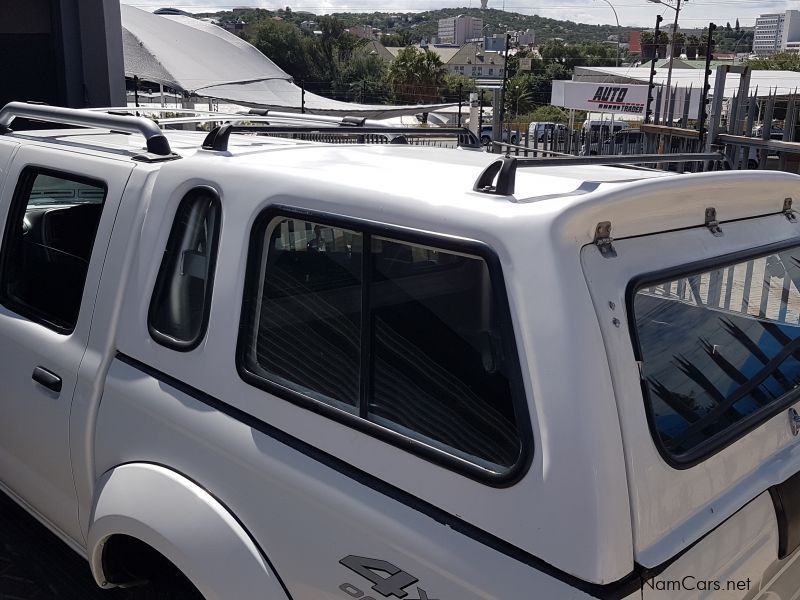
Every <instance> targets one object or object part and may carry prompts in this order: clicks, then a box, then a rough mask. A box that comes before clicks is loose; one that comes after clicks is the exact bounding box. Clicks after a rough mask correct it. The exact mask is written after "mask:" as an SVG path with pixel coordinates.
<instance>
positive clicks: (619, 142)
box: [601, 129, 644, 155]
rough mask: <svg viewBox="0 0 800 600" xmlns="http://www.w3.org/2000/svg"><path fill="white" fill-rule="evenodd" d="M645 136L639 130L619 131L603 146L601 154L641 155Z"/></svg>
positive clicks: (607, 139)
mask: <svg viewBox="0 0 800 600" xmlns="http://www.w3.org/2000/svg"><path fill="white" fill-rule="evenodd" d="M643 145H644V135H643V134H642V131H641V130H639V129H623V130H621V131H617V132H616V133H614V134H613V135H611V136H610V137H608V138H606V140H605V141H604V142H603V144H602V152H601V154H623V155H624V154H641V153H642V151H643Z"/></svg>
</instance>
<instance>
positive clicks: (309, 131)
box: [203, 123, 480, 152]
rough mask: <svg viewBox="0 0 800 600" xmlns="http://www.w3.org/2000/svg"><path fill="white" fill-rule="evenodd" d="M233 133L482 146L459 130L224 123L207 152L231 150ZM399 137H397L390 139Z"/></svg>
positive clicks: (209, 138) (209, 139)
mask: <svg viewBox="0 0 800 600" xmlns="http://www.w3.org/2000/svg"><path fill="white" fill-rule="evenodd" d="M231 133H255V134H259V133H260V134H266V135H278V136H280V135H288V136H294V137H299V138H300V139H303V138H305V139H309V137H311V138H312V139H310V140H309V141H319V140H314V139H313V137H315V136H324V137H340V136H341V137H345V136H369V135H374V136H382V137H383V138H384V139H386V141H387V142H389V143H395V144H396V143H401V142H399V141H397V140H399V139H401V138H400V137H399V136H406V137H405V140H404V143H407V141H408V137H436V136H457V137H458V144H459V145H460V146H465V147H469V148H479V147H480V142H479V140H478V138H477V137H476V136H475V134H474V133H472V132H471V131H469V130H468V129H464V128H460V127H430V128H424V127H366V126H360V125H359V126H355V127H348V126H338V127H335V126H334V127H308V126H287V125H274V126H273V125H269V126H259V125H255V126H247V125H245V126H239V125H232V124H230V123H225V124H224V125H221V126H219V127H215V128H214V129H213V130H211V132H210V133H209V134H208V135H207V136H206V139H205V140H204V141H203V149H204V150H215V151H217V152H225V151H226V150H227V149H228V141H229V138H230V135H231ZM390 136H398V137H390Z"/></svg>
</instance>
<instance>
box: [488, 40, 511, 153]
mask: <svg viewBox="0 0 800 600" xmlns="http://www.w3.org/2000/svg"><path fill="white" fill-rule="evenodd" d="M510 43H511V34H510V33H509V32H506V52H505V58H504V59H503V87H502V88H500V107H499V108H500V121H499V122H500V127H499V129H500V131H494V130H492V137H493V138H495V139H496V141H499V142H502V141H503V131H502V129H503V119H504V118H505V116H506V84H508V46H509V44H510ZM495 110H497V108H495ZM509 139H510V138H509Z"/></svg>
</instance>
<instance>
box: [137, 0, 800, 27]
mask: <svg viewBox="0 0 800 600" xmlns="http://www.w3.org/2000/svg"><path fill="white" fill-rule="evenodd" d="M284 1H285V3H286V4H288V5H289V6H290V7H291V8H292V9H293V10H307V11H309V12H314V13H318V14H321V13H331V12H339V11H353V12H356V11H365V12H372V11H381V12H394V11H397V12H411V11H420V10H429V9H432V8H446V7H456V6H473V7H478V6H480V0H399V1H398V0H395V1H394V2H388V1H387V0H284ZM610 1H611V4H613V5H614V7H615V8H616V9H617V14H618V15H619V20H620V23H621V24H622V25H626V26H652V25H653V24H654V22H655V18H656V15H657V14H663V15H664V19H665V20H672V18H673V15H674V12H673V11H672V10H671V9H669V8H667V7H665V6H663V5H659V4H653V3H651V2H648V1H646V0H610ZM664 1H665V2H670V1H671V2H672V4H674V3H675V0H664ZM122 2H123V3H125V4H131V5H133V6H138V7H141V8H147V9H151V10H152V9H154V8H160V7H163V6H172V7H175V8H181V9H183V10H186V11H189V12H199V11H209V10H226V9H231V8H233V7H237V6H252V7H262V8H278V7H281V6H284V5H285V4H281V2H280V1H270V0H238V1H235V0H234V1H231V0H216V2H215V1H214V0H176V2H177V3H176V4H169V3H167V2H168V0H122ZM225 2H230V3H229V4H225ZM682 5H683V7H682V9H681V20H680V23H681V26H682V27H684V28H693V27H703V26H705V25H706V24H708V22H709V21H711V20H713V21H714V22H715V23H717V25H725V23H726V22H727V21H728V20H730V22H731V25H733V24H734V23H735V21H736V18H737V17H738V18H739V21H740V23H741V24H742V25H753V22H754V20H755V17H757V16H758V15H760V14H763V13H769V12H783V11H785V10H788V9H796V10H800V0H727V1H726V0H688V1H686V2H685V3H684V2H682ZM489 7H490V8H496V9H503V8H505V9H506V10H509V11H515V12H520V13H525V14H538V15H540V16H543V17H551V18H554V19H569V20H571V21H578V22H580V23H615V21H614V15H613V13H612V11H611V8H609V6H608V4H606V3H605V2H603V1H602V0H489Z"/></svg>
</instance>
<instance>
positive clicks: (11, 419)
mask: <svg viewBox="0 0 800 600" xmlns="http://www.w3.org/2000/svg"><path fill="white" fill-rule="evenodd" d="M133 165H134V163H133V162H132V161H130V160H124V161H123V160H119V159H109V158H101V157H98V156H92V155H89V154H81V153H77V152H67V151H64V150H55V149H49V148H45V147H37V146H32V145H26V146H23V147H22V148H20V150H19V152H18V153H17V155H16V156H15V158H14V160H13V162H12V163H11V166H10V169H9V171H8V174H7V180H6V185H5V186H4V189H3V194H2V197H0V219H2V221H3V223H4V227H3V229H2V239H0V248H1V249H0V356H2V360H0V381H2V382H3V386H2V390H0V408H2V416H3V418H2V419H0V481H1V482H2V484H3V485H4V486H5V487H6V488H7V489H9V490H10V491H11V492H12V493H13V494H14V495H16V496H17V497H18V498H21V499H22V500H24V501H25V502H26V503H27V504H28V505H29V506H31V507H33V508H34V509H35V510H36V511H37V512H39V513H40V514H41V515H42V516H44V517H45V518H46V519H48V520H49V521H50V522H51V523H52V524H54V525H55V526H56V527H57V528H59V529H60V530H61V531H62V533H64V534H66V535H67V536H68V537H70V538H72V539H73V540H75V541H78V542H79V543H81V544H82V536H81V535H80V533H79V528H78V521H77V506H76V495H75V485H74V482H73V475H72V466H71V464H70V452H69V414H70V407H71V401H72V397H73V392H74V389H75V383H76V375H77V372H78V367H79V365H80V362H81V359H82V358H83V355H84V352H85V350H86V345H87V339H88V335H89V329H90V326H91V320H92V312H93V310H94V302H95V296H96V293H97V287H98V283H99V279H100V272H101V270H102V268H103V262H104V259H105V254H106V249H107V246H108V240H109V236H110V232H111V228H112V225H113V222H114V218H115V215H116V212H117V208H118V206H119V201H120V197H121V195H122V191H123V189H124V187H125V184H126V182H127V180H128V176H129V175H130V172H131V170H132V169H133Z"/></svg>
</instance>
